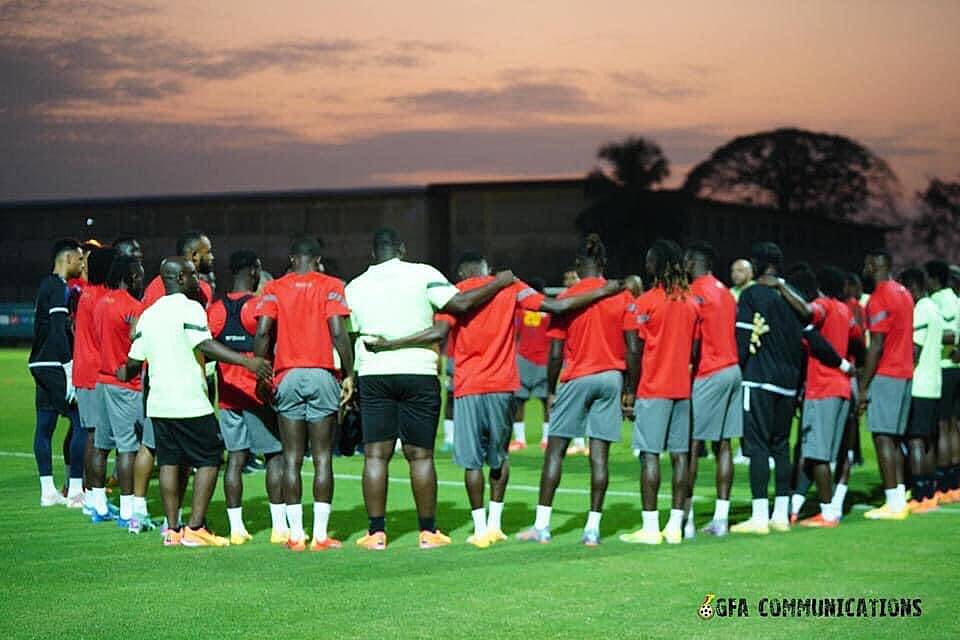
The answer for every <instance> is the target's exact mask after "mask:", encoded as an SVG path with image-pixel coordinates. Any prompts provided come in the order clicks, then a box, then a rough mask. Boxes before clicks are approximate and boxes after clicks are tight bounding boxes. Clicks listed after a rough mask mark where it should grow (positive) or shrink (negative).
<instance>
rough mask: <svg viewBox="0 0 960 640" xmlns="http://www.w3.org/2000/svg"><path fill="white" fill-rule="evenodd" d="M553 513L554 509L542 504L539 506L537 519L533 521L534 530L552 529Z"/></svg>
mask: <svg viewBox="0 0 960 640" xmlns="http://www.w3.org/2000/svg"><path fill="white" fill-rule="evenodd" d="M552 511H553V507H545V506H543V505H542V504H538V505H537V518H536V519H535V520H534V521H533V528H534V529H549V528H550V514H551V512H552Z"/></svg>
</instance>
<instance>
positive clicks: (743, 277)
mask: <svg viewBox="0 0 960 640" xmlns="http://www.w3.org/2000/svg"><path fill="white" fill-rule="evenodd" d="M730 281H731V282H732V283H733V286H732V287H730V293H732V294H733V299H734V300H736V301H737V302H739V301H740V294H741V293H742V292H743V290H744V289H746V288H747V287H749V286H750V285H752V284H753V264H752V263H751V262H750V261H749V260H747V259H746V258H739V259H737V260H734V261H733V264H732V265H730Z"/></svg>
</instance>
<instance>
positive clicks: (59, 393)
mask: <svg viewBox="0 0 960 640" xmlns="http://www.w3.org/2000/svg"><path fill="white" fill-rule="evenodd" d="M30 373H31V374H33V381H34V382H35V383H36V385H37V394H36V405H37V411H56V412H57V413H59V414H60V415H62V416H65V415H67V414H68V413H69V412H70V406H69V405H68V404H67V374H66V372H65V371H64V370H63V367H31V368H30Z"/></svg>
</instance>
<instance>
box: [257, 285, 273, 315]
mask: <svg viewBox="0 0 960 640" xmlns="http://www.w3.org/2000/svg"><path fill="white" fill-rule="evenodd" d="M272 284H273V283H272V282H271V283H270V284H268V285H267V287H266V288H265V289H264V290H263V295H262V296H260V301H259V302H257V307H256V309H255V310H254V312H253V315H254V316H255V317H257V318H262V317H264V316H266V317H267V318H273V319H274V320H276V319H277V313H278V309H277V294H276V292H275V290H274V288H273V287H272V286H271V285H272Z"/></svg>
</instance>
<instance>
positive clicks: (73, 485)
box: [67, 478, 83, 498]
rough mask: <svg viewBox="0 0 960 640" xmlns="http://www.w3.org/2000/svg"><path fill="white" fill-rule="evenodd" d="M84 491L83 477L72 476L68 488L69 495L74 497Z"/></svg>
mask: <svg viewBox="0 0 960 640" xmlns="http://www.w3.org/2000/svg"><path fill="white" fill-rule="evenodd" d="M81 493H83V478H70V482H69V485H68V488H67V497H68V498H72V497H74V496H78V495H80V494H81Z"/></svg>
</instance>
